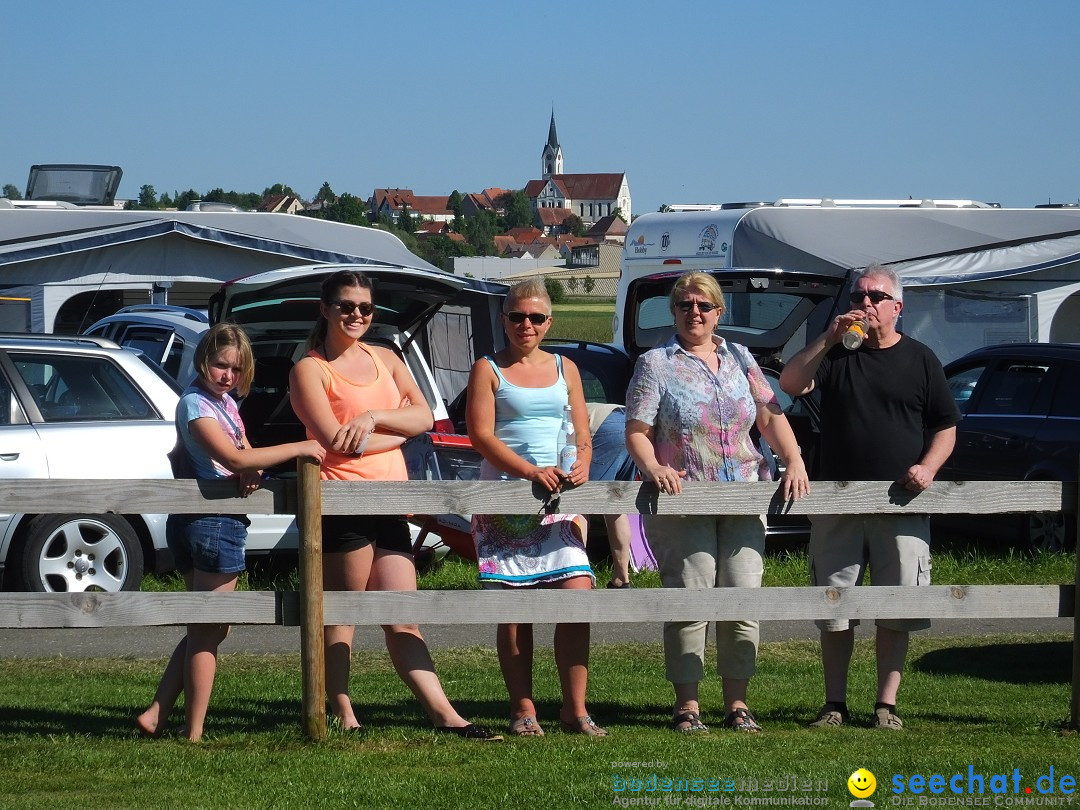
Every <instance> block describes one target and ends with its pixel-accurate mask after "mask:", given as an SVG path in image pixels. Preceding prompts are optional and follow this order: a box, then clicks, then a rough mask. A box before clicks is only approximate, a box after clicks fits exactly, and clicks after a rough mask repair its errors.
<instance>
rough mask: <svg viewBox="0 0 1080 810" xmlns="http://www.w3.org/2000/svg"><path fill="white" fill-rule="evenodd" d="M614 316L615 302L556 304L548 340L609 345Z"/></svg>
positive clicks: (553, 309)
mask: <svg viewBox="0 0 1080 810" xmlns="http://www.w3.org/2000/svg"><path fill="white" fill-rule="evenodd" d="M614 314H615V302H614V301H612V300H607V301H589V302H578V301H574V302H573V303H563V304H556V305H555V306H553V307H552V316H553V317H552V321H551V330H550V331H549V332H548V338H549V339H550V338H561V339H564V340H591V341H593V342H594V343H610V342H611V336H612V333H611V318H612V316H613V315H614Z"/></svg>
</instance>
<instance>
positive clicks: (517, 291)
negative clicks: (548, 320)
mask: <svg viewBox="0 0 1080 810" xmlns="http://www.w3.org/2000/svg"><path fill="white" fill-rule="evenodd" d="M527 298H538V299H540V300H541V301H543V302H544V303H545V304H546V306H547V311H548V314H549V315H550V314H551V296H550V295H548V291H547V287H545V286H544V282H543V280H542V279H540V278H538V277H536V276H534V277H533V278H527V279H525V280H524V281H519V282H518V283H517V284H515V285H514V286H512V287H511V288H510V289H509V290H507V291H506V298H504V299H503V306H502V311H503V312H509V311H510V304H511V303H513V302H517V301H524V300H525V299H527Z"/></svg>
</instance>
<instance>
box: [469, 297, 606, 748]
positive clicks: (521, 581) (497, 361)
mask: <svg viewBox="0 0 1080 810" xmlns="http://www.w3.org/2000/svg"><path fill="white" fill-rule="evenodd" d="M550 326H551V300H550V299H549V298H548V295H547V291H546V290H545V289H544V285H543V283H542V282H541V281H539V279H530V280H528V281H523V282H520V283H518V284H515V285H514V286H513V287H511V288H510V291H509V293H508V294H507V297H506V300H505V301H504V302H503V328H504V329H505V330H506V336H507V340H508V343H509V345H508V346H507V348H505V349H503V350H502V351H500V352H498V353H497V354H496V355H494V356H493V357H485V358H483V359H481V360H479V361H477V363H476V364H475V365H474V366H473V368H472V373H471V374H470V376H469V393H468V410H467V413H466V421H467V423H468V431H469V437H470V439H471V440H472V443H473V446H474V447H475V448H476V449H477V450H478V451H479V452H480V454H481V455H482V456H483V457H484V461H483V464H482V465H481V468H480V477H481V479H482V480H487V481H492V480H522V479H523V480H526V481H532V482H534V483H536V484H539V485H540V486H542V487H544V488H545V489H546V490H548V491H549V492H556V491H558V490H559V488H560V487H561V486H563V485H564V484H581V483H584V482H585V481H586V480H587V479H588V477H589V461H590V460H591V457H592V445H591V443H590V441H589V419H588V415H587V413H586V410H585V396H584V394H583V393H582V390H581V376H580V375H579V374H578V370H577V366H575V365H574V363H573V362H572V361H571V360H568V359H564V358H561V357H559V356H558V355H553V354H551V353H549V352H546V351H544V350H543V349H541V348H540V342H541V341H542V340H543V338H544V335H546V334H547V331H548V329H549V328H550ZM568 404H569V405H570V406H571V414H572V416H573V420H574V432H575V435H576V436H577V451H578V454H577V461H576V462H575V463H574V465H573V467H571V470H570V472H569V474H567V473H564V472H562V471H561V470H560V469H559V468H558V466H557V457H558V447H557V446H556V445H557V442H558V433H559V425H560V423H561V422H562V414H563V407H564V406H565V405H568ZM472 528H473V541H474V542H475V543H476V556H477V560H478V562H479V566H480V581H481V582H482V583H483V584H484V586H485V587H488V588H521V587H542V588H571V589H589V588H592V587H593V574H592V568H591V567H590V565H589V558H588V555H586V553H585V533H586V531H587V527H586V523H585V520H584V518H583V517H582V516H581V515H538V514H528V515H473V524H472ZM497 642H498V648H499V663H500V665H501V666H502V672H503V680H504V681H505V682H506V688H507V691H508V692H509V693H510V733H511V734H517V735H521V736H540V735H542V734H543V733H544V732H543V729H542V728H541V727H540V724H539V723H538V722H537V719H536V706H535V705H534V703H533V699H532V658H533V630H532V625H531V624H500V625H499V628H498V637H497ZM554 644H555V660H556V662H557V664H558V667H559V681H560V683H561V685H562V693H563V702H562V707H561V709H560V711H559V720H560V722H561V724H562V727H563V730H564V731H567V732H570V733H576V734H587V735H590V736H605V735H606V734H607V732H606V731H604V729H602V728H601V727H600V726H598V725H597V724H596V723H595V722H594V721H593V719H592V717H590V715H589V712H588V710H587V709H586V708H585V689H586V683H587V680H588V665H589V625H588V624H581V623H574V624H567V623H563V624H557V625H556V627H555V641H554Z"/></svg>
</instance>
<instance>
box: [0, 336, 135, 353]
mask: <svg viewBox="0 0 1080 810" xmlns="http://www.w3.org/2000/svg"><path fill="white" fill-rule="evenodd" d="M0 340H2V341H11V342H14V341H20V340H24V341H26V342H28V343H74V344H76V345H86V346H97V347H98V348H100V349H119V348H120V344H118V343H116V341H113V340H109V338H105V337H99V336H97V335H57V334H53V333H52V332H0Z"/></svg>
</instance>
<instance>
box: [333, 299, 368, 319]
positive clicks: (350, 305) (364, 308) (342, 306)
mask: <svg viewBox="0 0 1080 810" xmlns="http://www.w3.org/2000/svg"><path fill="white" fill-rule="evenodd" d="M332 305H333V306H335V307H337V308H338V309H339V310H341V314H342V315H346V316H348V315H352V314H353V311H354V310H359V312H360V314H361V315H362V316H364V317H365V318H370V317H371V316H372V315H373V314H374V313H375V305H374V304H373V303H371V302H370V301H360V302H359V303H357V302H356V301H334V302H332Z"/></svg>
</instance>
